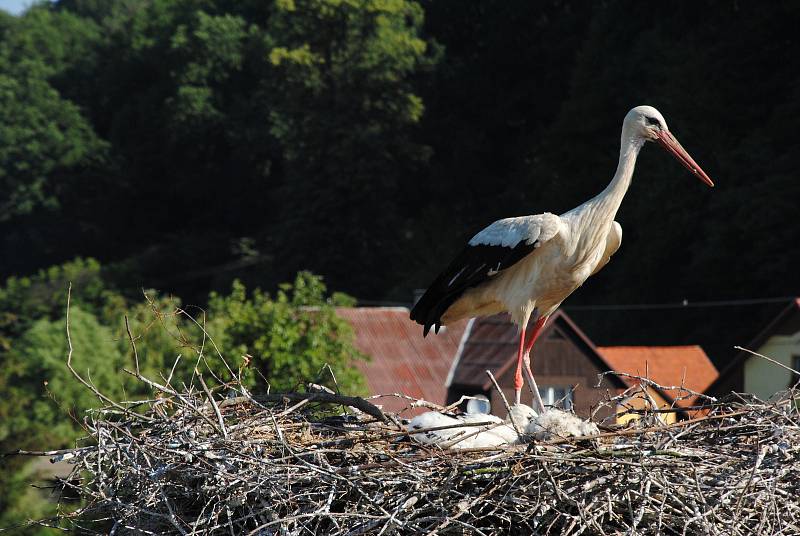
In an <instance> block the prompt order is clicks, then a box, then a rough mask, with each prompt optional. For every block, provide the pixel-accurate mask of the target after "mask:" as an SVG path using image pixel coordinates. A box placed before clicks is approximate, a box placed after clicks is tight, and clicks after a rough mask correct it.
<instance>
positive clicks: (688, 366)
mask: <svg viewBox="0 0 800 536" xmlns="http://www.w3.org/2000/svg"><path fill="white" fill-rule="evenodd" d="M597 351H598V352H600V354H601V355H602V356H603V357H604V358H605V360H606V361H607V362H608V363H609V364H610V365H611V368H612V369H614V370H616V371H617V372H626V373H628V374H636V375H638V376H645V375H646V376H647V377H649V378H650V379H651V380H653V381H654V382H656V383H658V384H660V385H663V386H665V387H669V386H679V385H683V386H685V387H686V388H688V389H691V390H692V391H695V392H698V393H702V392H704V391H705V390H706V388H707V387H708V386H709V385H711V384H712V383H713V382H714V380H716V379H717V376H719V373H718V372H717V369H716V368H715V367H714V365H713V364H712V363H711V360H710V359H709V358H708V356H707V355H706V353H705V352H704V351H703V349H702V348H700V347H699V346H696V345H693V346H598V347H597ZM621 379H622V380H623V381H624V382H625V383H626V384H628V385H633V383H634V380H632V379H631V378H626V377H624V376H622V377H621ZM667 394H669V395H670V396H677V395H678V393H677V392H675V391H671V392H670V391H667ZM693 402H694V401H693V400H682V401H680V405H682V406H687V405H690V404H692V403H693Z"/></svg>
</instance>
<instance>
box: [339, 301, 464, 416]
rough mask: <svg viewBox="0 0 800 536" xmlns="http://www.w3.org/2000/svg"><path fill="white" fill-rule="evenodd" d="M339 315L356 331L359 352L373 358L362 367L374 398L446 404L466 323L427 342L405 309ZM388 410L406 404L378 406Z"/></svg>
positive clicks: (384, 401) (360, 310)
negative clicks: (398, 395)
mask: <svg viewBox="0 0 800 536" xmlns="http://www.w3.org/2000/svg"><path fill="white" fill-rule="evenodd" d="M336 313H337V314H338V315H339V316H340V317H342V318H343V319H345V320H347V322H348V323H350V325H351V326H352V327H353V331H354V332H355V337H356V340H355V344H356V347H357V348H358V349H359V350H361V351H362V352H363V353H365V354H367V355H368V356H370V357H371V358H372V359H371V360H370V361H368V362H361V363H358V365H357V366H358V368H359V369H360V370H361V371H362V372H363V373H364V376H365V377H366V379H367V385H368V387H369V390H370V393H372V394H384V395H385V394H392V393H402V394H405V395H408V396H412V397H414V398H423V399H425V400H427V401H429V402H433V403H436V404H440V405H443V404H444V403H445V400H446V399H447V387H446V386H445V381H446V380H447V375H448V373H449V372H450V365H451V363H452V361H453V358H454V357H455V355H456V352H457V350H458V345H459V343H460V341H461V336H462V335H463V333H464V328H465V327H466V322H458V323H456V324H453V325H451V326H446V327H445V328H443V329H442V330H441V331H440V332H439V334H438V335H437V334H434V333H433V332H431V333H430V334H429V335H428V336H427V337H426V338H423V337H422V326H420V325H418V324H416V323H415V322H413V321H412V320H411V319H409V317H408V315H409V311H408V309H407V308H405V307H340V308H337V309H336ZM376 403H377V404H381V405H383V407H384V409H386V410H388V411H399V410H401V409H403V408H404V407H405V406H406V405H407V404H406V403H403V402H402V401H399V400H397V399H393V398H382V399H378V400H377V401H376ZM423 411H427V410H426V409H424V408H423V409H420V408H417V409H415V410H411V411H407V412H404V413H403V416H404V417H406V416H413V415H415V414H418V413H422V412H423Z"/></svg>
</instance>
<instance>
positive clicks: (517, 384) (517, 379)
mask: <svg viewBox="0 0 800 536" xmlns="http://www.w3.org/2000/svg"><path fill="white" fill-rule="evenodd" d="M524 351H525V326H523V327H522V330H521V331H520V334H519V350H518V351H517V373H516V374H515V375H514V400H515V401H516V402H515V403H516V404H519V400H520V395H521V392H522V385H523V382H522V355H523V353H524Z"/></svg>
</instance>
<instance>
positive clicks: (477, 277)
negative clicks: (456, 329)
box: [411, 240, 539, 335]
mask: <svg viewBox="0 0 800 536" xmlns="http://www.w3.org/2000/svg"><path fill="white" fill-rule="evenodd" d="M538 244H539V241H538V240H537V241H535V242H532V243H530V244H528V243H526V242H525V241H524V240H522V241H520V242H519V243H517V244H516V245H514V246H513V247H512V246H503V245H487V244H476V245H468V246H467V247H465V248H464V249H463V250H462V251H461V253H460V254H459V255H458V256H457V257H456V258H455V259H453V261H452V262H451V263H450V265H449V266H448V267H447V269H446V270H444V271H443V272H442V273H441V274H439V276H438V277H437V278H436V280H435V281H434V282H433V283H431V285H430V286H429V287H428V290H426V291H425V294H423V295H422V297H421V298H420V299H419V301H418V302H417V303H416V305H414V308H413V309H412V310H411V320H414V321H415V322H417V323H418V324H421V325H422V326H424V329H423V335H428V332H429V331H430V329H431V327H432V326H435V331H436V332H437V333H438V332H439V327H441V317H442V315H443V314H444V312H445V311H446V310H447V308H448V307H450V306H451V305H452V304H453V303H454V302H455V301H456V300H457V299H458V298H459V297H461V295H462V294H463V293H464V291H466V290H467V289H469V288H472V287H475V286H477V285H479V284H481V283H483V282H484V281H486V280H487V279H489V278H491V277H492V276H493V275H495V274H496V273H497V272H500V271H501V270H505V269H506V268H508V267H510V266H512V265H514V264H516V263H517V262H519V261H520V260H522V258H523V257H525V256H526V255H528V254H529V253H531V252H532V251H533V250H534V249H536V247H537V246H538Z"/></svg>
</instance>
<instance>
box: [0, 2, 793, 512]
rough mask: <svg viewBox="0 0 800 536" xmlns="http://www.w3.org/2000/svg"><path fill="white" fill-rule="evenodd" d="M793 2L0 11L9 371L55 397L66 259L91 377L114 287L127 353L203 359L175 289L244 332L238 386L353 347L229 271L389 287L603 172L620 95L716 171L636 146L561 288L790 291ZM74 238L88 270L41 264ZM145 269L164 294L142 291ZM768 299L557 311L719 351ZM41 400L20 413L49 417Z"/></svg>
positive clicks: (97, 5) (215, 319)
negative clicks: (598, 239) (584, 256)
mask: <svg viewBox="0 0 800 536" xmlns="http://www.w3.org/2000/svg"><path fill="white" fill-rule="evenodd" d="M798 22H800V4H798V3H797V2H768V3H764V2H755V1H752V0H738V1H734V0H701V1H696V2H691V3H642V2H635V1H633V0H608V1H604V2H573V1H570V0H533V1H531V0H470V1H469V2H463V1H459V0H435V1H434V0H418V1H414V0H274V1H269V2H265V1H263V0H236V1H231V0H117V1H113V2H111V1H107V0H59V1H57V2H54V3H47V2H45V3H43V4H40V5H37V6H35V7H33V8H31V9H29V10H28V11H26V12H25V13H24V14H23V15H22V16H19V17H11V16H8V15H5V14H3V13H2V12H0V278H3V279H5V278H10V279H8V281H7V283H6V285H5V287H3V288H2V289H0V367H2V369H3V372H2V373H0V390H2V392H3V393H6V392H10V390H11V389H12V388H13V389H15V393H18V394H15V396H20V397H23V398H24V397H27V398H26V400H27V399H31V400H33V399H36V400H37V401H38V402H39V403H45V402H46V403H47V404H50V403H51V402H49V398H48V401H44V398H43V397H49V395H48V394H47V391H45V390H44V386H43V384H42V383H41V381H40V380H41V378H42V377H43V376H48V375H52V378H51V379H50V380H49V381H51V382H56V381H58V380H57V377H58V374H57V373H56V370H58V369H57V367H58V356H59V355H60V353H62V352H63V350H64V347H63V344H64V341H63V338H62V337H61V335H60V333H61V332H62V329H61V328H62V325H63V321H64V319H63V315H64V310H65V295H64V288H65V286H66V284H67V282H68V281H72V283H73V285H74V288H75V289H76V292H75V294H74V296H73V304H74V306H75V309H74V314H75V325H74V329H75V333H74V336H75V341H76V344H77V343H80V345H81V346H84V345H88V346H93V345H94V346H95V348H96V350H97V351H86V352H84V354H83V356H82V357H81V356H76V359H81V358H82V359H85V360H87V362H93V361H92V360H95V359H97V358H98V356H99V353H101V352H106V355H107V356H108V362H107V363H106V364H105V365H98V366H97V374H98V375H99V376H98V377H101V376H103V375H104V374H107V373H109V371H110V370H112V368H113V367H115V366H116V364H117V363H118V362H119V360H128V359H129V350H130V349H129V347H128V344H127V342H126V337H125V331H124V326H123V325H122V321H121V318H122V315H123V314H124V312H126V311H127V313H128V314H129V317H130V320H131V325H132V327H133V331H134V333H136V334H137V336H139V337H140V339H138V343H139V344H138V346H139V349H140V354H141V363H142V366H143V367H144V368H145V369H146V370H147V371H151V372H152V371H156V370H163V368H164V367H165V366H166V367H171V365H172V363H173V360H174V359H175V356H177V355H178V354H181V355H182V356H183V357H182V358H181V361H180V362H179V363H178V366H177V368H176V373H177V374H178V375H179V376H180V377H181V378H191V375H192V374H193V372H194V363H195V360H196V359H198V351H199V350H200V348H203V351H204V352H205V354H204V355H206V356H210V355H212V354H210V353H209V348H208V347H207V346H205V347H204V346H203V345H202V339H203V337H202V330H200V328H199V327H198V326H197V324H194V323H193V322H191V321H189V320H188V319H187V318H186V317H185V316H184V315H183V314H181V313H180V312H179V308H180V307H181V303H182V302H181V300H179V299H177V298H173V297H170V296H173V295H179V296H182V297H183V300H184V301H183V303H196V304H200V305H201V306H203V307H205V309H206V311H207V312H208V313H209V316H208V319H209V320H208V322H209V326H210V327H216V328H219V329H220V330H221V331H222V333H219V334H217V337H219V338H220V341H221V344H220V348H222V350H223V352H225V357H226V359H227V361H228V363H229V365H230V367H231V368H232V369H233V370H234V371H238V370H239V368H240V367H243V365H244V361H243V359H242V357H241V356H242V355H244V354H249V355H251V356H253V363H254V364H255V365H254V364H253V363H251V365H250V367H251V368H249V369H248V368H244V369H243V374H245V375H246V377H247V379H248V381H253V382H257V381H258V377H257V374H255V372H254V369H253V367H257V368H259V369H260V370H262V371H267V372H268V373H271V374H279V375H280V379H279V380H278V379H275V378H273V379H272V380H271V381H274V387H281V388H283V387H287V386H290V385H292V384H293V383H294V382H296V381H299V379H300V378H301V377H302V378H307V377H308V376H309V375H312V376H316V375H317V374H318V373H319V368H320V367H321V363H322V361H323V358H322V356H323V353H322V352H321V351H320V349H319V347H318V346H317V344H319V341H321V340H325V341H328V342H326V344H329V345H331V346H329V347H327V349H326V352H328V351H330V353H331V354H332V355H336V356H338V357H337V359H338V358H341V359H342V361H341V362H342V363H344V362H347V360H349V359H352V358H353V357H354V355H353V354H352V352H351V349H350V348H349V347H348V345H347V340H349V339H348V337H349V335H348V334H347V333H346V331H347V330H346V329H345V326H344V325H343V324H341V323H339V322H337V320H336V319H335V317H334V316H333V314H332V307H333V306H334V305H335V304H337V303H340V302H339V301H338V300H339V299H338V298H330V299H329V298H327V297H325V294H324V291H323V290H322V289H321V287H319V286H318V285H319V282H318V281H316V280H314V279H310V278H307V277H306V276H301V277H300V278H299V279H297V280H296V281H295V284H294V286H293V287H292V288H286V289H282V290H279V291H278V292H277V293H275V294H274V295H272V294H266V293H262V292H260V291H257V292H255V293H254V294H252V295H251V296H250V297H247V296H248V295H247V293H246V292H245V290H244V288H245V287H248V288H255V287H261V288H264V289H273V288H276V287H277V285H278V284H279V283H280V282H282V281H288V280H291V279H292V278H294V277H295V274H296V273H298V272H300V271H302V270H310V271H312V272H314V273H320V274H323V275H324V276H325V277H326V281H327V282H328V283H329V284H330V285H331V286H332V287H333V288H336V289H341V290H343V291H346V292H348V293H349V294H352V295H355V296H358V297H359V298H360V299H362V301H363V302H365V303H367V302H369V301H370V300H379V301H384V302H385V301H389V302H394V303H397V302H400V303H408V301H410V297H411V295H412V289H414V288H419V287H423V286H425V285H426V284H427V283H429V281H430V280H431V279H432V277H433V276H434V275H435V274H436V273H437V271H438V270H439V269H441V268H442V267H443V266H444V264H445V263H446V262H447V260H448V258H449V257H450V255H452V254H454V253H455V252H456V251H457V249H458V248H460V247H461V246H462V244H463V243H464V241H465V240H466V239H467V238H468V237H469V236H470V235H471V234H472V233H474V232H475V231H476V230H478V229H479V228H481V227H482V226H483V225H485V224H487V223H489V222H491V221H493V220H494V219H497V218H499V217H503V216H509V215H519V214H532V213H537V212H543V211H550V212H556V213H558V212H563V211H565V210H568V209H570V208H572V207H573V206H575V205H577V204H579V203H580V202H582V201H583V200H585V199H587V198H588V197H590V196H591V195H593V194H595V193H597V192H599V191H600V190H601V189H602V188H603V187H604V186H605V185H606V183H607V181H608V180H609V178H610V177H611V175H612V173H613V170H614V167H615V164H616V158H617V151H618V143H619V138H618V136H619V127H620V123H621V120H622V117H623V116H624V114H625V113H626V111H627V110H628V109H629V108H630V107H632V106H634V105H636V104H643V103H647V104H652V105H654V106H656V107H658V108H659V109H660V110H661V111H662V112H664V114H665V116H666V118H667V120H668V122H669V125H670V128H671V129H672V130H673V132H674V133H675V134H676V135H677V136H678V138H679V139H681V141H682V142H683V144H684V146H686V147H687V148H688V149H689V151H690V152H691V153H692V154H693V155H694V156H695V158H696V159H697V161H698V162H699V163H700V164H701V165H702V166H703V167H704V168H705V169H706V171H707V172H708V173H709V174H710V175H711V177H712V178H713V179H714V180H715V181H716V182H717V188H715V189H714V190H708V189H706V188H705V187H703V186H702V185H701V184H700V183H698V182H697V181H696V180H695V179H693V178H692V177H691V176H690V175H689V174H688V173H687V172H686V171H685V170H684V169H683V168H681V167H680V165H679V164H678V163H676V162H675V161H673V160H672V159H670V158H669V157H668V156H667V155H665V154H663V152H661V151H659V150H658V149H657V148H656V147H647V148H646V149H645V150H644V151H643V153H642V156H641V158H640V164H639V166H638V169H637V172H636V176H635V178H634V183H633V186H632V188H631V191H630V193H629V194H628V198H627V200H626V202H625V203H623V206H622V209H621V211H620V213H619V214H618V216H617V219H618V220H619V221H620V222H621V223H622V225H623V228H624V243H623V245H622V248H621V249H620V251H619V253H618V254H617V255H616V256H615V258H614V261H613V262H612V263H610V264H609V266H608V267H606V268H605V269H604V270H603V271H602V272H600V273H599V274H598V275H597V276H596V277H594V278H593V279H592V280H591V281H590V282H588V283H587V285H586V286H585V288H583V289H581V291H580V292H578V293H576V295H575V296H574V297H572V298H570V300H569V302H568V303H567V304H566V305H567V307H569V306H571V305H572V306H574V305H591V304H598V303H618V304H619V303H640V304H641V303H659V302H680V301H681V300H683V299H684V298H689V299H690V300H720V299H735V298H750V297H763V296H789V295H795V294H797V292H798V288H800V270H797V266H798V265H800V250H798V249H797V248H795V247H793V246H794V242H795V241H796V239H797V236H798V227H797V223H796V211H797V209H796V204H797V201H798V199H800V181H798V180H797V178H796V177H795V175H796V170H797V169H798V168H800V146H798V142H797V137H796V136H795V135H794V132H793V130H794V125H795V124H797V123H798V121H800V104H799V103H800V94H799V93H798V88H800V69H798V68H797V60H796V58H797V57H798V56H800V38H799V37H798V33H797V31H796V27H797V24H798ZM76 255H82V256H85V257H94V258H98V259H100V261H101V262H102V264H103V266H104V267H106V268H105V269H103V270H101V269H100V266H99V265H98V264H97V263H95V262H94V261H76V262H71V263H68V264H63V265H62V266H61V267H58V268H52V269H48V270H45V271H42V272H38V274H37V271H38V270H41V269H42V268H43V267H47V266H52V265H61V264H62V263H65V262H67V261H69V260H70V259H73V258H74V257H75V256H76ZM29 274H35V275H33V276H28V275H29ZM26 276H28V277H26ZM237 279H238V280H239V281H241V283H234V284H233V287H231V285H232V282H233V281H234V280H237ZM141 288H156V289H158V292H156V291H152V292H151V291H148V292H147V295H148V296H149V298H150V302H149V303H148V302H143V301H142V300H141V299H139V298H137V296H139V295H140V290H139V289H141ZM228 289H232V290H230V292H229V293H228V294H219V293H220V292H223V291H225V292H228ZM78 290H79V291H78ZM213 291H216V292H217V294H211V297H210V299H209V292H213ZM300 303H303V304H305V305H308V306H311V309H303V308H302V307H300V305H299V304H300ZM777 307H780V305H775V306H763V307H754V306H742V307H720V308H707V309H681V310H663V309H658V308H656V309H651V310H633V311H631V310H618V311H607V310H596V311H592V310H581V311H575V312H574V317H576V319H577V320H578V323H579V324H580V325H581V326H582V327H583V328H584V329H585V330H586V331H587V332H588V334H589V335H590V336H591V337H592V339H593V340H595V341H596V342H598V343H601V344H642V343H646V344H679V343H701V344H703V345H704V347H705V348H706V350H707V351H708V352H709V353H710V355H711V356H712V358H713V359H714V360H715V361H716V362H717V363H724V362H725V360H726V358H727V357H728V355H729V352H730V349H731V346H732V345H733V344H737V343H738V344H742V343H746V341H747V340H748V339H749V338H750V337H751V336H752V335H753V334H754V332H755V331H757V330H758V329H759V328H760V327H761V326H762V325H763V323H764V322H765V321H766V320H767V319H768V318H769V316H770V315H771V314H772V313H773V312H774V310H775V308H777ZM187 309H189V311H190V313H191V314H192V315H193V316H195V318H202V317H203V312H202V311H201V310H200V309H192V308H188V307H187ZM154 312H155V313H158V314H156V315H155V316H154ZM218 313H221V314H218ZM84 332H85V333H84ZM331 335H333V337H330V336H331ZM109 337H110V339H109ZM338 337H342V339H341V341H340V340H339V339H338ZM23 340H24V341H28V344H27V346H28V348H26V349H22V348H20V347H19V346H18V341H23ZM109 341H112V342H109ZM331 341H333V342H331ZM337 341H339V342H341V346H339V342H337ZM222 343H224V344H222ZM225 345H229V348H228V349H226V348H225ZM30 346H34V347H35V348H30ZM76 350H77V347H76ZM295 354H297V355H301V356H302V358H303V365H302V366H300V367H299V368H298V365H297V363H290V360H289V357H290V356H292V355H295ZM34 362H35V364H34ZM106 365H107V366H108V367H109V368H107V369H106V368H105V366H106ZM214 366H217V367H218V368H216V369H215V370H218V371H219V372H220V373H222V372H223V371H224V370H225V367H224V366H222V364H221V363H219V362H215V364H214ZM53 367H56V368H53ZM289 369H291V370H292V371H294V374H287V373H286V372H287V371H288V370H289ZM348 370H349V369H348ZM104 371H105V372H104ZM60 373H63V370H60ZM347 374H348V372H345V375H346V376H345V377H344V378H342V377H340V378H339V379H340V381H344V382H355V381H356V378H355V377H349V376H347ZM109 381H111V383H112V384H113V383H114V381H119V382H120V383H119V388H128V387H126V384H125V383H124V382H125V381H126V380H124V379H122V378H120V377H117V376H115V377H114V378H109ZM51 385H52V384H51ZM108 388H109V389H112V388H116V387H113V386H112V385H109V386H108ZM23 390H24V391H25V392H24V393H23V392H22V391H23ZM75 396H76V398H75V399H74V400H73V399H70V402H65V397H63V396H61V397H54V398H56V400H55V401H53V402H52V404H55V403H56V402H58V403H60V404H61V406H62V408H64V409H69V408H72V407H74V410H73V411H75V412H77V413H76V415H77V414H78V413H79V412H80V409H81V408H82V407H84V404H86V403H88V402H90V401H88V400H85V399H82V398H81V397H80V396H78V395H77V394H75ZM8 398H9V397H5V396H4V397H2V400H0V418H2V422H0V446H2V447H4V448H5V447H6V446H7V445H8V443H5V441H6V440H7V439H6V438H5V437H3V434H8V429H9V428H8V426H9V425H8V424H7V423H9V422H11V421H10V420H8V419H10V418H12V417H13V415H12V414H13V412H14V411H15V406H14V405H13V404H9V403H8ZM31 403H32V404H33V402H31ZM32 407H33V406H32ZM42 407H44V406H42ZM46 407H47V409H37V410H36V411H37V412H41V413H40V414H41V418H42V420H41V422H40V423H39V424H40V428H41V430H44V428H48V429H49V432H50V433H52V434H62V432H63V431H61V430H60V429H59V427H57V426H55V427H48V426H47V423H52V422H53V421H52V414H51V413H50V412H51V411H52V410H53V408H54V407H56V406H55V405H48V406H46ZM15 426H16V425H15ZM72 430H73V431H74V429H72ZM63 433H66V432H63ZM68 435H69V434H66V435H63V441H68V440H69V438H68V437H67V436H68ZM30 437H31V438H33V437H39V433H38V432H36V433H33V432H32V433H31V435H30ZM14 446H19V445H17V444H16V443H15V444H14ZM50 446H52V445H50ZM6 474H8V475H11V474H12V473H11V472H7V473H6ZM14 474H16V473H14ZM3 478H11V477H4V476H0V479H3ZM2 485H3V484H2V482H0V487H2ZM3 501H4V499H3V498H0V511H3V510H6V509H7V507H8V505H7V504H6V503H3Z"/></svg>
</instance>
